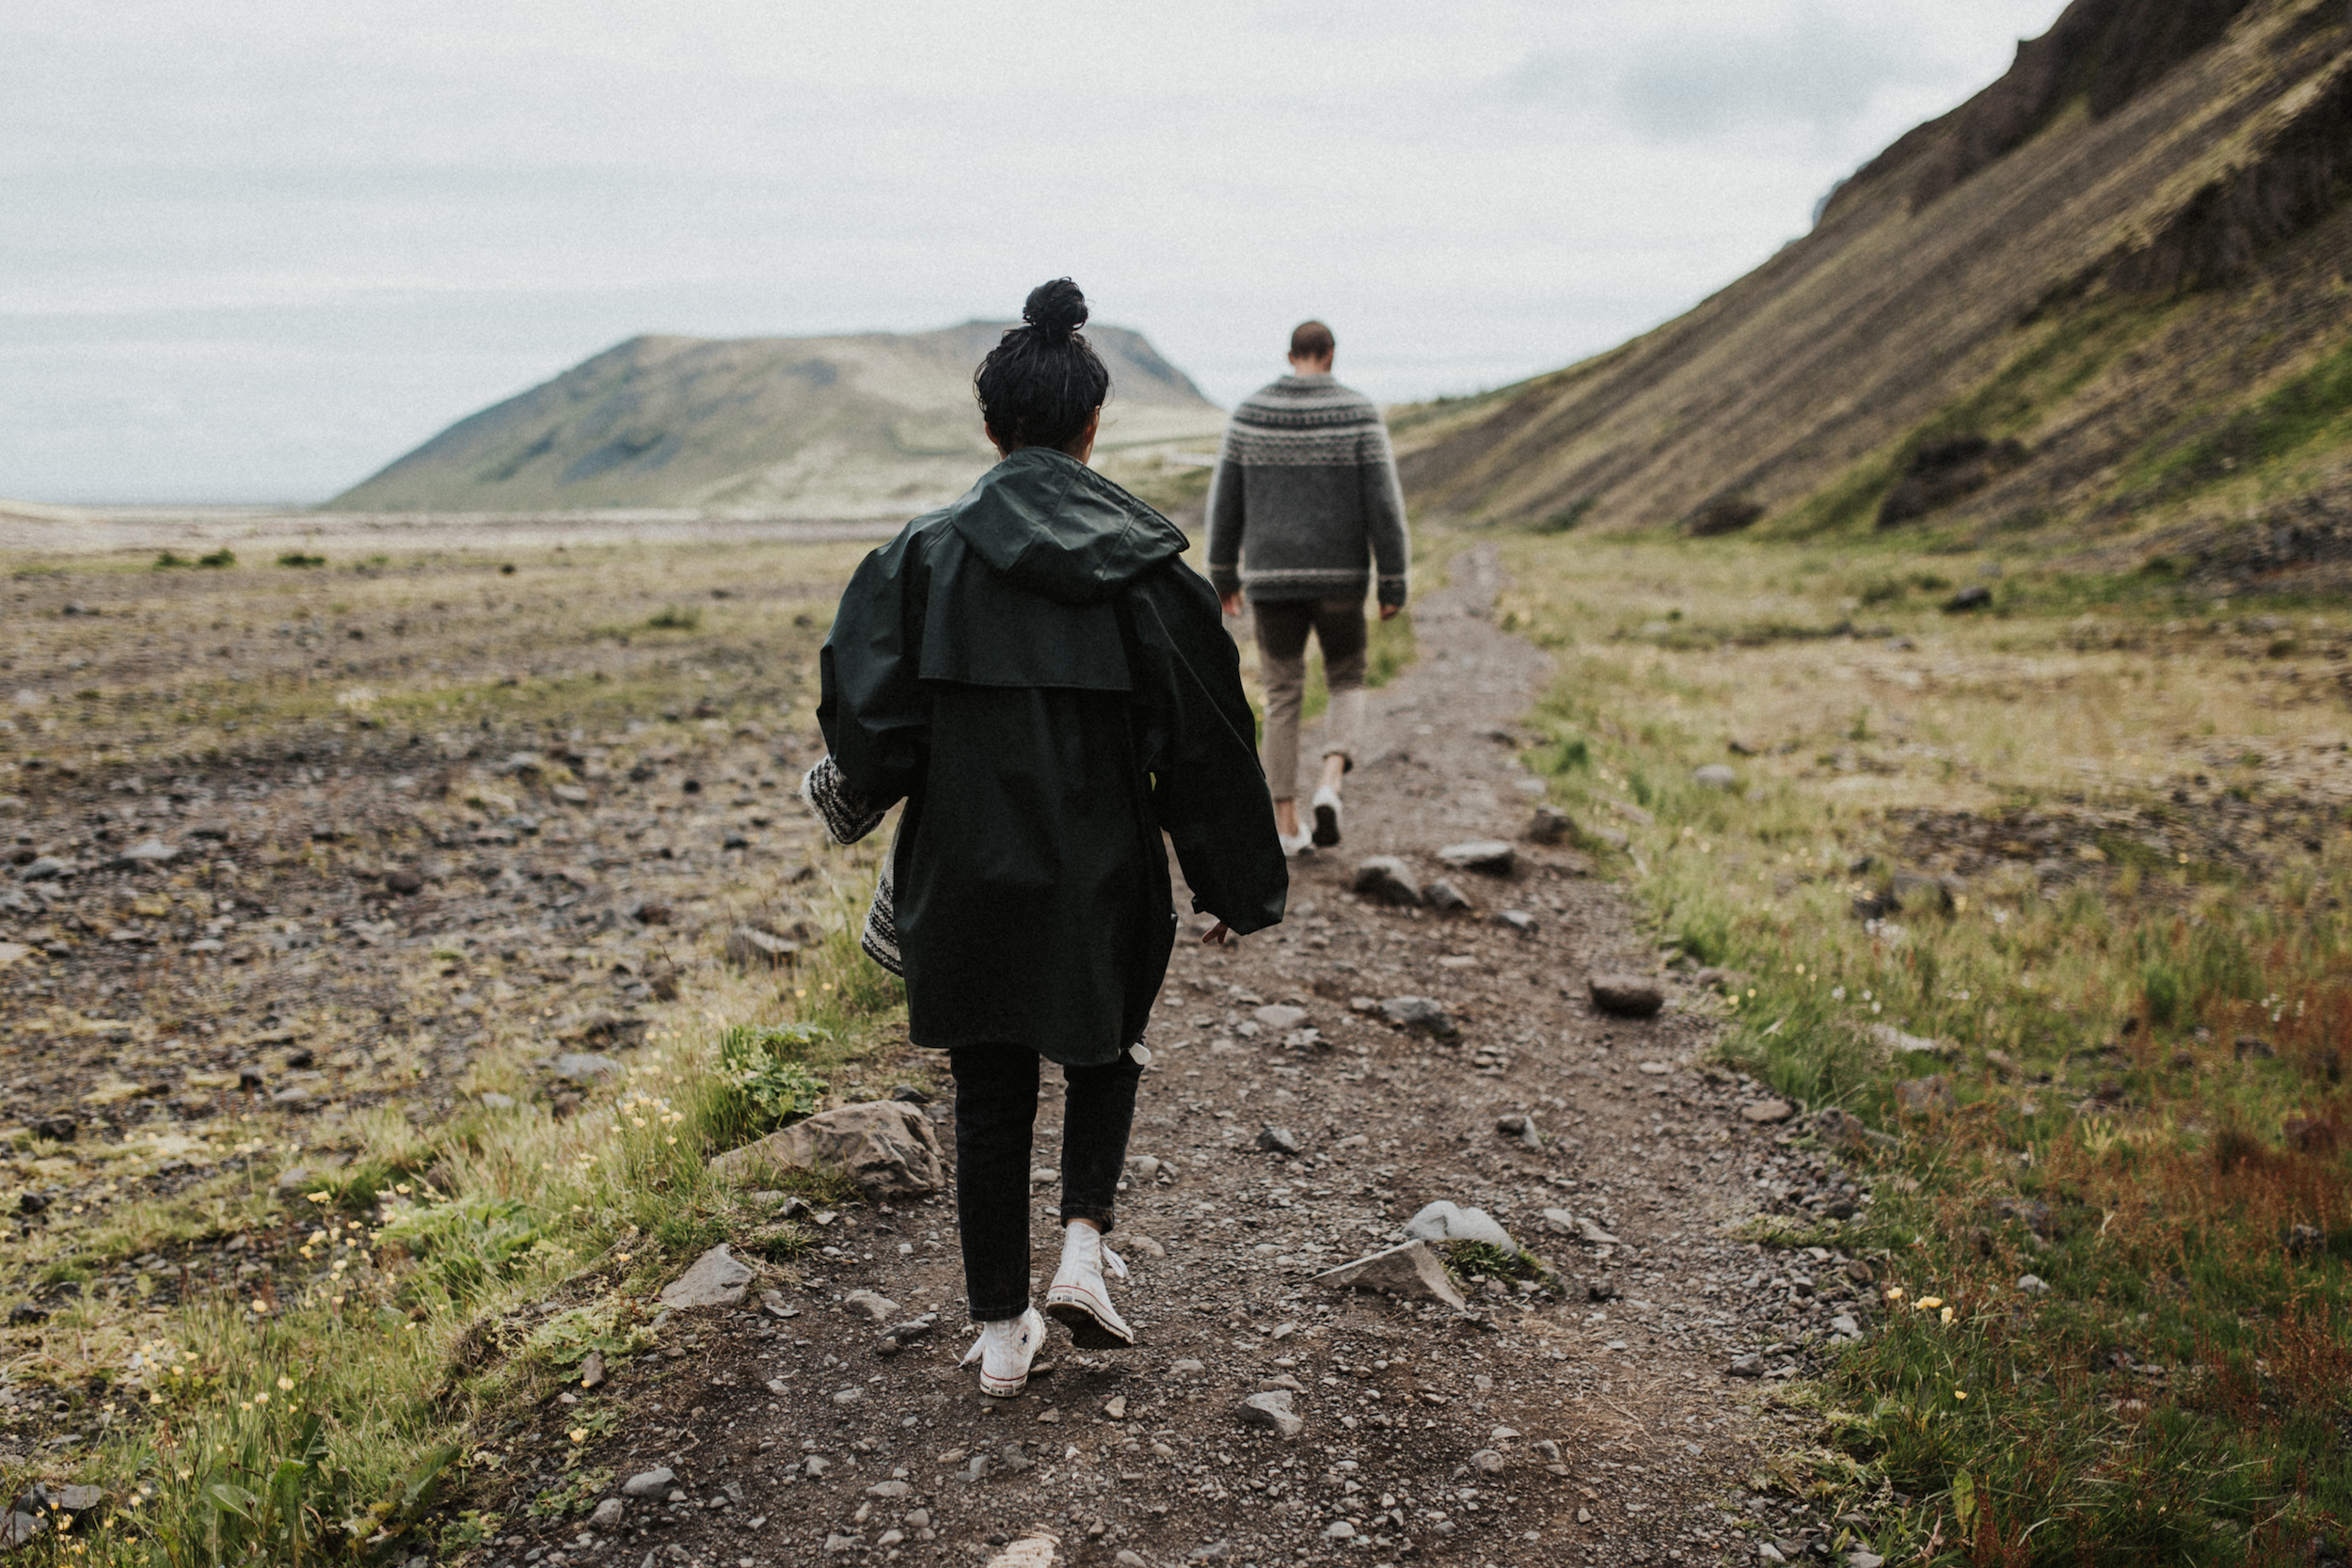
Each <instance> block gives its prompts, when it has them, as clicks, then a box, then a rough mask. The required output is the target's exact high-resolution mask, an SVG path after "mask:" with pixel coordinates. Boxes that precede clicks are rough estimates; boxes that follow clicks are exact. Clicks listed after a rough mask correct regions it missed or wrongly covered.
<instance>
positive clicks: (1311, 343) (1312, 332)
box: [1291, 322, 1338, 359]
mask: <svg viewBox="0 0 2352 1568" xmlns="http://www.w3.org/2000/svg"><path fill="white" fill-rule="evenodd" d="M1337 346H1338V344H1337V342H1336V341H1334V340H1333V338H1332V336H1331V329H1330V328H1329V327H1327V326H1326V325H1323V324H1322V323H1321V322H1300V323H1299V324H1298V325H1296V326H1294V327H1292V328H1291V357H1292V358H1294V359H1328V358H1329V357H1330V356H1331V351H1332V350H1333V349H1334V348H1336V347H1337Z"/></svg>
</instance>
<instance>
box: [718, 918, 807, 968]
mask: <svg viewBox="0 0 2352 1568" xmlns="http://www.w3.org/2000/svg"><path fill="white" fill-rule="evenodd" d="M800 950H801V947H800V943H798V942H787V941H785V940H784V938H782V937H780V936H778V935H776V934H775V933H774V932H773V931H763V930H761V929H760V928H759V927H756V926H738V927H736V928H735V929H734V930H732V931H729V932H728V933H727V946H726V958H727V962H729V963H731V964H733V965H735V966H736V967H737V968H738V969H782V968H784V967H785V965H787V964H788V963H790V962H791V961H792V956H793V955H794V954H796V953H798V952H799V951H800Z"/></svg>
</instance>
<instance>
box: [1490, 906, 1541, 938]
mask: <svg viewBox="0 0 2352 1568" xmlns="http://www.w3.org/2000/svg"><path fill="white" fill-rule="evenodd" d="M1495 919H1496V920H1497V921H1499V922H1501V923H1502V925H1505V926H1508V927H1511V929H1513V930H1514V931H1517V932H1518V934H1519V935H1521V936H1523V937H1532V936H1534V934H1535V933H1536V931H1537V930H1539V929H1541V927H1539V926H1538V924H1537V923H1536V920H1535V917H1534V915H1532V914H1530V913H1528V912H1527V911H1525V910H1505V911H1502V913H1501V914H1499V915H1496V916H1495Z"/></svg>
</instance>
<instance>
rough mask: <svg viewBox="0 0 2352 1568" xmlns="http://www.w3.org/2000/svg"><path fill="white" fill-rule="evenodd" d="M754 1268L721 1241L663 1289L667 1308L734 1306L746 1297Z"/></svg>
mask: <svg viewBox="0 0 2352 1568" xmlns="http://www.w3.org/2000/svg"><path fill="white" fill-rule="evenodd" d="M751 1282H752V1271H751V1270H750V1269H748V1268H746V1267H744V1266H743V1264H742V1263H740V1262H739V1261H738V1260H737V1259H736V1257H735V1255H734V1254H733V1253H731V1252H729V1251H728V1250H727V1244H726V1243H724V1242H721V1243H719V1244H718V1245H717V1246H715V1247H712V1248H711V1249H710V1250H709V1251H708V1252H706V1253H704V1254H703V1255H702V1256H701V1257H700V1258H697V1259H694V1265H693V1267H691V1268H690V1269H688V1270H687V1271H686V1272H685V1273H684V1274H682V1275H678V1276H677V1277H676V1278H675V1279H674V1280H672V1281H671V1282H670V1283H669V1285H668V1286H667V1287H665V1288H664V1289H663V1291H662V1292H661V1305H662V1306H664V1307H734V1306H737V1305H738V1304H739V1303H740V1302H741V1301H742V1299H743V1291H744V1288H745V1287H746V1286H748V1285H750V1284H751Z"/></svg>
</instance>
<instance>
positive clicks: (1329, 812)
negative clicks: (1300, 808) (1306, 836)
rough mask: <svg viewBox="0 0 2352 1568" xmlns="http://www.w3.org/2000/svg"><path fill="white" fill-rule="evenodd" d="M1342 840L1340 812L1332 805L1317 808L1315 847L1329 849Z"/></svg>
mask: <svg viewBox="0 0 2352 1568" xmlns="http://www.w3.org/2000/svg"><path fill="white" fill-rule="evenodd" d="M1339 841H1340V814H1339V813H1338V811H1336V810H1335V809H1333V808H1332V807H1330V806H1317V807H1316V808H1315V847H1317V848H1319V849H1328V848H1330V847H1332V846H1333V845H1335V844H1337V843H1338V842H1339Z"/></svg>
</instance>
